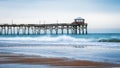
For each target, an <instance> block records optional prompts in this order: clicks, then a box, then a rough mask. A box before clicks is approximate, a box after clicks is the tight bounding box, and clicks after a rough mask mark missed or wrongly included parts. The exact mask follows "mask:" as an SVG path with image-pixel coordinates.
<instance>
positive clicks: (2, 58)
mask: <svg viewBox="0 0 120 68" xmlns="http://www.w3.org/2000/svg"><path fill="white" fill-rule="evenodd" d="M11 63H20V64H33V65H39V64H44V65H50V66H62V67H64V66H76V67H78V66H79V67H82V66H85V67H120V65H118V64H110V63H101V62H92V61H84V60H73V59H67V58H46V57H40V56H28V55H21V54H10V53H0V64H11Z"/></svg>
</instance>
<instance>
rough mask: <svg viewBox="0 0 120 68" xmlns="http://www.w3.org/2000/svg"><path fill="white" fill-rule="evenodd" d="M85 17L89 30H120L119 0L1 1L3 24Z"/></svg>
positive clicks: (59, 20)
mask: <svg viewBox="0 0 120 68" xmlns="http://www.w3.org/2000/svg"><path fill="white" fill-rule="evenodd" d="M76 17H82V18H84V19H85V20H86V22H87V23H88V29H89V32H97V31H98V32H120V0H0V24H2V23H9V24H11V21H12V19H13V21H14V23H16V24H18V23H36V24H38V23H39V21H40V22H41V23H44V21H45V23H56V21H57V20H58V22H59V23H62V22H63V23H65V22H68V23H71V22H73V21H74V18H76Z"/></svg>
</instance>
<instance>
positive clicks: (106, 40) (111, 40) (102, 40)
mask: <svg viewBox="0 0 120 68" xmlns="http://www.w3.org/2000/svg"><path fill="white" fill-rule="evenodd" d="M98 42H120V39H117V38H110V39H100V40H99V41H98Z"/></svg>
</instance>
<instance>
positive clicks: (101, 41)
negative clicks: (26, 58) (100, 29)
mask: <svg viewBox="0 0 120 68" xmlns="http://www.w3.org/2000/svg"><path fill="white" fill-rule="evenodd" d="M0 52H6V53H15V54H24V55H36V56H43V57H55V58H56V57H60V58H62V57H63V58H69V59H75V60H88V61H96V62H107V63H115V64H120V33H89V34H87V35H66V34H64V35H0Z"/></svg>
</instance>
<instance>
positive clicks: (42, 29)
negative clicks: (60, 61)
mask: <svg viewBox="0 0 120 68" xmlns="http://www.w3.org/2000/svg"><path fill="white" fill-rule="evenodd" d="M10 34H11V35H21V34H22V35H30V34H32V35H40V34H78V35H80V34H87V23H85V19H83V18H81V17H78V18H76V19H74V22H72V23H70V24H69V23H56V24H0V35H10Z"/></svg>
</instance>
